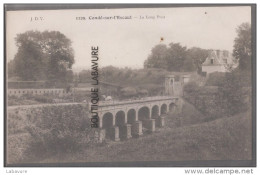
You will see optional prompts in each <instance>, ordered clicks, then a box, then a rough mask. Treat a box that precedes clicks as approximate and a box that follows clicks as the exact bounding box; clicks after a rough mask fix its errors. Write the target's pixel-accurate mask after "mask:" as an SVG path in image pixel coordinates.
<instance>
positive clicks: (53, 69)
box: [13, 31, 74, 84]
mask: <svg viewBox="0 0 260 175" xmlns="http://www.w3.org/2000/svg"><path fill="white" fill-rule="evenodd" d="M15 40H16V45H17V47H18V52H17V54H16V55H15V58H14V60H13V62H14V74H15V75H16V76H19V77H21V79H22V80H48V81H49V82H51V84H54V83H55V82H57V81H58V82H66V81H67V79H68V77H66V75H69V76H70V73H67V72H68V71H69V70H70V69H71V67H72V65H73V63H74V51H73V49H72V47H71V41H70V40H69V39H68V38H67V37H66V36H65V35H64V34H62V33H60V32H58V31H50V32H49V31H44V32H39V31H27V32H25V33H22V34H18V35H17V37H16V38H15Z"/></svg>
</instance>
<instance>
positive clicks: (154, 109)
mask: <svg viewBox="0 0 260 175" xmlns="http://www.w3.org/2000/svg"><path fill="white" fill-rule="evenodd" d="M159 109H160V108H159V106H158V105H154V106H153V107H152V110H151V111H152V118H153V119H155V118H158V117H159V115H160V110H159Z"/></svg>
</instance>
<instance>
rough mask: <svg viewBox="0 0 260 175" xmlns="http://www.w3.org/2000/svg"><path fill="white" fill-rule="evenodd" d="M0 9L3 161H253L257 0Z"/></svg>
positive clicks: (174, 164) (168, 163)
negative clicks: (0, 13)
mask: <svg viewBox="0 0 260 175" xmlns="http://www.w3.org/2000/svg"><path fill="white" fill-rule="evenodd" d="M4 8H5V12H4V13H5V14H4V15H5V31H4V37H5V43H4V44H5V55H4V64H5V65H4V66H5V75H4V76H5V91H4V93H5V116H4V117H5V123H4V124H5V166H7V167H8V166H10V167H12V166H16V167H31V166H35V167H37V166H41V167H49V166H64V167H66V166H70V167H71V166H77V167H89V166H91V167H178V166H182V167H190V166H203V167H205V166H212V167H215V166H236V167H255V166H256V85H255V82H256V78H255V77H256V64H255V62H256V33H255V32H256V21H255V19H256V5H252V4H243V5H236V4H233V5H227V4H226V5H224V4H219V5H206V4H204V5H174V4H168V5H167V4H166V5H158V4H157V5H149V4H147V5H138V4H135V5H134V4H132V5H116V4H114V5H93V4H92V5H90V4H83V5H74V6H73V4H71V5H60V6H57V5H56V6H55V5H40V4H39V5H30V4H27V5H14V4H5V6H4Z"/></svg>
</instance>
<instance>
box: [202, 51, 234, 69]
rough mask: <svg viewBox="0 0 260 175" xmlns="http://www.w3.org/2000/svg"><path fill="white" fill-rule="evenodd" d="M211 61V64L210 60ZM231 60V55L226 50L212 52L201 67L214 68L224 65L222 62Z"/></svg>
mask: <svg viewBox="0 0 260 175" xmlns="http://www.w3.org/2000/svg"><path fill="white" fill-rule="evenodd" d="M212 59H213V64H212V62H211V60H212ZM225 59H226V60H227V61H228V60H233V58H232V56H231V54H230V53H229V52H228V51H227V50H212V51H211V52H210V53H209V56H208V57H207V58H206V60H205V61H204V63H202V66H216V65H224V64H226V63H225V62H224V60H225Z"/></svg>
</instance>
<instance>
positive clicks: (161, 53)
mask: <svg viewBox="0 0 260 175" xmlns="http://www.w3.org/2000/svg"><path fill="white" fill-rule="evenodd" d="M167 50H168V49H167V46H166V45H165V44H159V45H156V46H155V47H153V48H152V50H151V52H152V53H151V54H150V55H149V56H148V58H147V60H145V62H144V67H145V68H164V69H167V62H166V58H167Z"/></svg>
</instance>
